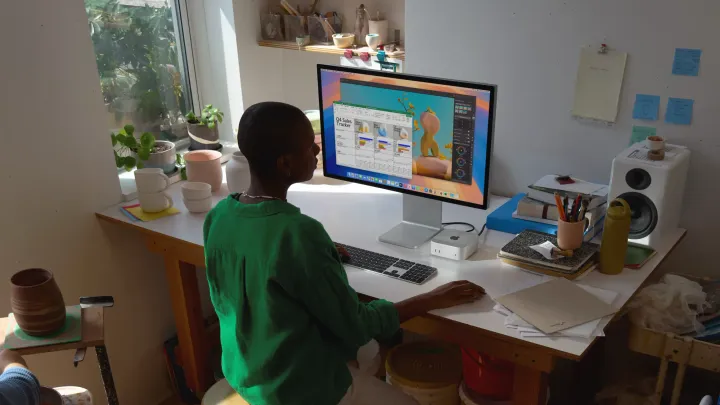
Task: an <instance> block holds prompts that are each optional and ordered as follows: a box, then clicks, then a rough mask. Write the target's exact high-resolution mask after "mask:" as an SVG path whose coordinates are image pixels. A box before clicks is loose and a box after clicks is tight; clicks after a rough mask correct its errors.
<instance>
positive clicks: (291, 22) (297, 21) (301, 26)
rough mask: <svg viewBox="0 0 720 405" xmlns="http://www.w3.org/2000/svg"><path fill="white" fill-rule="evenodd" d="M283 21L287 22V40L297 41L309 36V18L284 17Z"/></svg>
mask: <svg viewBox="0 0 720 405" xmlns="http://www.w3.org/2000/svg"><path fill="white" fill-rule="evenodd" d="M283 20H284V21H285V40H286V41H293V42H294V41H295V38H297V37H304V36H305V35H307V34H308V32H307V17H305V16H294V15H284V16H283Z"/></svg>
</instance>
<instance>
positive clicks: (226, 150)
mask: <svg viewBox="0 0 720 405" xmlns="http://www.w3.org/2000/svg"><path fill="white" fill-rule="evenodd" d="M239 150H240V149H238V147H237V144H235V143H232V142H223V149H222V154H223V156H222V158H220V162H221V163H222V164H225V163H227V162H228V161H229V160H230V157H231V156H232V154H233V153H234V152H237V151H239ZM185 152H187V149H181V150H180V151H179V153H182V154H184V153H185ZM133 171H134V170H133ZM133 171H130V172H125V171H123V172H121V173H119V174H118V178H119V179H120V189H121V190H122V196H123V201H124V202H127V201H132V200H134V199H136V198H137V188H136V187H135V175H134V174H133ZM168 177H169V178H170V184H175V183H177V182H178V181H180V171H179V170H178V171H177V172H175V174H173V175H171V176H168Z"/></svg>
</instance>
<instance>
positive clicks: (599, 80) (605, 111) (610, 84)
mask: <svg viewBox="0 0 720 405" xmlns="http://www.w3.org/2000/svg"><path fill="white" fill-rule="evenodd" d="M626 62H627V53H624V52H615V51H612V50H609V51H608V52H607V53H598V48H597V47H586V48H583V49H582V51H581V52H580V65H579V66H578V72H577V81H576V82H575V105H574V106H573V110H572V114H573V115H575V116H578V117H583V118H590V119H596V120H601V121H606V122H615V119H616V118H617V112H618V104H619V102H620V91H621V90H622V82H623V76H624V75H625V63H626Z"/></svg>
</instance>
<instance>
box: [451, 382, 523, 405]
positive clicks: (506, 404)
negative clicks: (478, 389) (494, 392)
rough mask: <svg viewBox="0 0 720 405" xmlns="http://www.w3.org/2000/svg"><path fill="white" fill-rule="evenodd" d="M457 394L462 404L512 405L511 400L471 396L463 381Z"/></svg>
mask: <svg viewBox="0 0 720 405" xmlns="http://www.w3.org/2000/svg"><path fill="white" fill-rule="evenodd" d="M458 394H459V395H460V403H461V404H462V405H512V401H491V400H485V399H480V398H477V395H476V396H474V397H473V396H472V395H473V394H472V393H471V392H470V391H469V390H468V388H467V386H466V385H465V383H462V384H461V385H460V390H459V391H458Z"/></svg>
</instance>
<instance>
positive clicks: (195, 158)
mask: <svg viewBox="0 0 720 405" xmlns="http://www.w3.org/2000/svg"><path fill="white" fill-rule="evenodd" d="M221 157H222V153H220V152H218V151H213V150H197V151H192V152H188V153H186V154H185V156H184V158H185V169H186V170H187V178H188V181H193V182H199V183H207V184H209V185H210V187H212V191H213V192H215V191H218V190H219V189H220V186H222V180H223V173H222V166H221V165H220V158H221Z"/></svg>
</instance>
